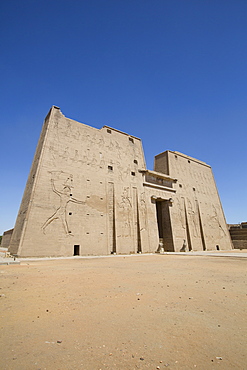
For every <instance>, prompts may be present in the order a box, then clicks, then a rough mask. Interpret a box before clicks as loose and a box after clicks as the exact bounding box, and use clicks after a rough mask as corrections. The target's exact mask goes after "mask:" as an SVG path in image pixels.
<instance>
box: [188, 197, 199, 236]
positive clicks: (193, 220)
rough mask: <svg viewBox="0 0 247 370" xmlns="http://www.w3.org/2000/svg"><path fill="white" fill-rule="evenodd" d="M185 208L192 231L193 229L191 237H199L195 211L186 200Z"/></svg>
mask: <svg viewBox="0 0 247 370" xmlns="http://www.w3.org/2000/svg"><path fill="white" fill-rule="evenodd" d="M187 208H188V215H189V218H190V221H191V225H192V229H193V235H194V237H199V236H200V235H199V230H198V222H197V218H196V211H195V209H194V207H193V206H192V203H191V201H190V200H189V199H188V198H187Z"/></svg>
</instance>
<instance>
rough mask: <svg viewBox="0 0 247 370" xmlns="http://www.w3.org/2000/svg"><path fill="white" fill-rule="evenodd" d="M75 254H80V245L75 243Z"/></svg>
mask: <svg viewBox="0 0 247 370" xmlns="http://www.w3.org/2000/svg"><path fill="white" fill-rule="evenodd" d="M74 256H80V246H79V245H74Z"/></svg>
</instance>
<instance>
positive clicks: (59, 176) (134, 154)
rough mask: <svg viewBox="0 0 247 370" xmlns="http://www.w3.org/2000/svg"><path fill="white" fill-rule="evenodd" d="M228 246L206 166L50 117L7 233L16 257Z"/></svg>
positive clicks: (57, 114) (54, 112)
mask: <svg viewBox="0 0 247 370" xmlns="http://www.w3.org/2000/svg"><path fill="white" fill-rule="evenodd" d="M216 249H220V250H222V249H225V250H229V249H232V243H231V239H230V236H229V231H228V228H227V225H226V221H225V217H224V213H223V210H222V206H221V202H220V198H219V195H218V192H217V187H216V184H215V181H214V177H213V174H212V170H211V167H210V166H209V165H207V164H206V163H204V162H201V161H199V160H197V159H194V158H191V157H189V156H187V155H184V154H181V153H179V152H173V151H165V152H163V153H161V154H158V155H157V156H156V157H155V165H154V171H150V170H148V169H147V168H146V164H145V159H144V153H143V148H142V143H141V140H140V139H139V138H137V137H134V136H132V135H129V134H126V133H124V132H120V131H118V130H116V129H114V128H111V127H108V126H104V127H102V128H101V129H96V128H94V127H90V126H88V125H85V124H82V123H79V122H76V121H74V120H71V119H69V118H67V117H65V116H64V115H63V114H62V113H61V111H60V109H59V108H57V107H55V106H53V107H52V108H51V110H50V112H49V113H48V115H47V117H46V119H45V122H44V125H43V128H42V132H41V135H40V139H39V142H38V146H37V149H36V153H35V156H34V160H33V163H32V167H31V170H30V174H29V177H28V180H27V184H26V188H25V192H24V195H23V199H22V202H21V206H20V210H19V213H18V216H17V220H16V224H15V227H14V230H13V234H12V237H11V241H10V245H9V251H10V253H11V254H13V255H17V256H19V257H42V256H73V255H107V254H113V253H114V254H115V253H116V254H128V253H152V252H162V251H193V250H194V251H203V250H216Z"/></svg>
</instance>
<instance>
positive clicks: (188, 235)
mask: <svg viewBox="0 0 247 370" xmlns="http://www.w3.org/2000/svg"><path fill="white" fill-rule="evenodd" d="M184 212H185V223H186V235H187V241H188V248H189V251H191V250H192V243H191V236H190V228H189V222H188V215H187V208H186V204H185V198H184Z"/></svg>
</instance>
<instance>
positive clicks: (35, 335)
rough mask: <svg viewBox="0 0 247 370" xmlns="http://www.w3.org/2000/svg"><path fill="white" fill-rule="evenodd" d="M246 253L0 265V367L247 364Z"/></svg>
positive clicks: (237, 366) (224, 366)
mask: <svg viewBox="0 0 247 370" xmlns="http://www.w3.org/2000/svg"><path fill="white" fill-rule="evenodd" d="M246 264H247V259H246V258H236V257H213V256H207V257H206V256H203V257H201V256H178V255H140V256H138V255H137V256H126V257H123V256H122V257H119V256H112V257H108V258H98V259H95V258H94V259H90V258H88V259H79V258H78V259H71V260H52V261H38V262H37V261H36V262H25V263H24V262H22V263H21V264H20V265H9V266H6V265H2V266H0V272H1V274H0V277H1V290H0V305H1V325H0V328H1V329H0V330H1V331H0V334H1V335H0V337H1V339H0V341H1V342H0V368H1V369H18V370H20V369H21V370H22V369H25V370H28V369H32V370H33V369H37V370H38V369H40V370H41V369H42V370H44V369H49V370H54V369H55V370H57V369H61V370H63V369H85V370H88V369H89V370H91V369H93V370H100V369H102V370H103V369H119V370H121V369H154V370H155V369H165V368H168V369H194V368H198V369H217V368H219V369H224V370H225V369H247V349H246V348H247V347H246V343H247V335H246V334H247V324H246V298H247V295H246V280H247V269H246Z"/></svg>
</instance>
